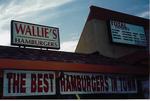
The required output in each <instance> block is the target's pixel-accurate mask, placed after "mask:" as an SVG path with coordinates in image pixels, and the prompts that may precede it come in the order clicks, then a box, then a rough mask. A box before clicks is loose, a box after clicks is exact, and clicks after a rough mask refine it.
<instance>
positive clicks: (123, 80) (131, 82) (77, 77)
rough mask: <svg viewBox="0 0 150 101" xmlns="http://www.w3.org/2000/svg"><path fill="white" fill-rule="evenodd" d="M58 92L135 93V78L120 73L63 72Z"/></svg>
mask: <svg viewBox="0 0 150 101" xmlns="http://www.w3.org/2000/svg"><path fill="white" fill-rule="evenodd" d="M59 85H60V94H95V93H137V84H136V80H135V79H134V78H133V77H127V76H120V75H118V76H117V75H103V74H94V73H93V74H92V73H72V72H63V73H61V74H60V81H59Z"/></svg>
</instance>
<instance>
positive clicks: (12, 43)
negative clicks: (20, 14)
mask: <svg viewBox="0 0 150 101" xmlns="http://www.w3.org/2000/svg"><path fill="white" fill-rule="evenodd" d="M14 22H18V23H24V24H29V25H34V26H42V27H47V28H54V29H57V30H58V47H46V46H36V45H26V44H16V43H14V42H13V38H14V34H13V30H14V29H13V23H14ZM11 45H16V46H24V47H35V48H46V49H58V50H59V49H60V36H59V28H58V27H51V26H45V25H40V24H33V23H28V22H22V21H16V20H11Z"/></svg>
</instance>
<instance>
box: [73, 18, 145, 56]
mask: <svg viewBox="0 0 150 101" xmlns="http://www.w3.org/2000/svg"><path fill="white" fill-rule="evenodd" d="M109 34H110V33H108V28H107V23H106V21H102V20H91V21H88V22H87V23H86V24H85V27H84V29H83V32H82V34H81V37H80V40H79V43H78V45H77V47H76V51H75V52H76V53H93V52H95V51H98V52H99V53H100V54H101V55H104V56H107V57H112V58H119V57H122V56H125V55H127V54H130V53H133V52H135V51H137V50H143V48H139V47H132V46H127V45H118V44H112V43H110V39H109Z"/></svg>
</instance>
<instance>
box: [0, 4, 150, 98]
mask: <svg viewBox="0 0 150 101" xmlns="http://www.w3.org/2000/svg"><path fill="white" fill-rule="evenodd" d="M148 24H149V20H148V19H144V18H140V17H136V16H132V15H127V14H124V13H120V12H115V11H111V10H107V9H103V8H99V7H96V6H91V7H90V13H89V16H88V18H87V21H86V23H85V26H84V28H83V31H82V33H81V37H80V40H79V42H78V45H77V47H76V50H75V53H70V52H61V51H52V50H48V48H51V49H59V48H60V43H59V42H60V41H59V40H60V39H59V28H56V27H49V26H43V25H37V24H31V23H26V22H20V21H14V20H13V21H11V44H12V45H17V46H19V47H8V46H0V98H1V99H113V98H115V99H131V98H136V99H137V98H149V60H148V58H149V50H148V46H149V39H148V37H149V27H148ZM25 47H38V48H46V49H45V50H42V49H33V48H25Z"/></svg>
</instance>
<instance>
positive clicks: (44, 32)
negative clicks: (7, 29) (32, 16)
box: [11, 20, 60, 49]
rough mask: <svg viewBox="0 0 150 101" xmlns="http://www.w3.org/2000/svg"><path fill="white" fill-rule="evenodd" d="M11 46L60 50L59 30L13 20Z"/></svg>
mask: <svg viewBox="0 0 150 101" xmlns="http://www.w3.org/2000/svg"><path fill="white" fill-rule="evenodd" d="M11 44H12V45H18V46H31V47H41V48H42V47H43V48H52V49H59V48H60V40H59V29H58V28H55V27H48V26H43V25H36V24H31V23H25V22H20V21H14V20H12V21H11Z"/></svg>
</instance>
